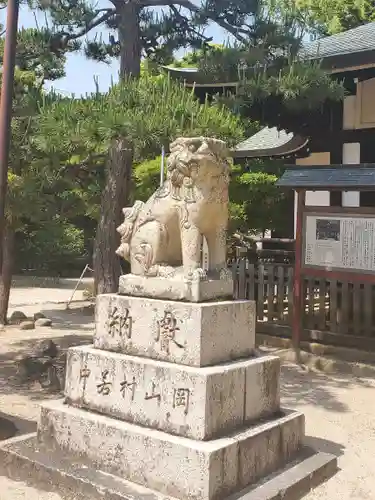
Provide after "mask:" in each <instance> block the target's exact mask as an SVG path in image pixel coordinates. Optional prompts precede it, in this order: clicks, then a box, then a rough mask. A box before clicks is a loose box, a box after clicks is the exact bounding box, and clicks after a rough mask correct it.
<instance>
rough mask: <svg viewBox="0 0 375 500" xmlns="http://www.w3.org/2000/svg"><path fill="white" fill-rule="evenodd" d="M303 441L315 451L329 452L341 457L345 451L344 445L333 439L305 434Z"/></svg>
mask: <svg viewBox="0 0 375 500" xmlns="http://www.w3.org/2000/svg"><path fill="white" fill-rule="evenodd" d="M303 441H304V445H305V446H308V447H309V448H312V449H313V450H315V451H321V452H324V453H330V454H331V455H334V456H335V457H337V458H338V457H341V456H342V455H343V454H344V453H345V446H343V445H342V444H339V443H334V442H333V441H328V439H322V438H317V437H314V436H305V438H304V440H303Z"/></svg>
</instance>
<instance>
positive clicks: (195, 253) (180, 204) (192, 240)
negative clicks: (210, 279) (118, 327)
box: [117, 137, 232, 300]
mask: <svg viewBox="0 0 375 500" xmlns="http://www.w3.org/2000/svg"><path fill="white" fill-rule="evenodd" d="M170 152H171V154H170V156H169V158H168V167H167V177H166V180H165V182H164V184H163V186H161V187H160V188H159V189H158V190H157V191H156V192H155V193H154V194H153V195H152V196H151V198H150V199H149V200H148V201H147V202H146V203H143V202H141V201H139V200H137V201H136V202H135V204H134V205H133V207H130V208H124V209H123V212H124V216H125V219H124V222H123V224H121V226H120V227H119V228H118V232H119V233H120V234H121V245H120V247H119V248H118V250H117V254H118V255H120V256H121V257H123V258H124V259H126V260H128V261H129V262H130V266H131V272H132V274H133V275H138V276H146V277H155V276H158V277H168V276H174V277H178V278H177V279H178V280H179V281H180V282H181V285H182V286H183V285H184V280H188V281H189V283H191V282H195V281H198V282H199V281H201V278H202V277H203V275H204V272H203V269H202V262H201V248H202V236H204V237H205V239H206V242H207V246H208V254H209V259H208V260H209V262H208V273H209V274H210V273H211V274H212V273H213V274H217V275H220V273H222V272H224V274H225V273H226V271H227V269H226V228H227V225H228V185H229V170H230V164H229V162H228V158H229V151H228V149H227V148H226V145H225V143H224V142H223V141H220V140H217V139H211V138H207V137H194V138H179V139H176V140H175V141H174V142H173V143H172V144H171V145H170ZM216 286H217V285H215V286H214V288H215V289H216ZM210 290H211V291H212V289H211V287H210ZM154 291H155V292H156V290H154ZM161 291H163V289H162V290H161ZM198 291H199V288H198ZM187 292H188V290H187V289H186V288H184V293H183V297H182V298H184V299H185V300H192V299H194V298H195V299H197V297H196V296H195V293H193V294H192V298H190V297H189V294H188V293H187ZM230 292H232V290H230ZM124 293H128V292H124ZM153 296H155V295H153ZM162 297H164V298H165V295H162ZM170 298H172V299H175V298H176V297H170ZM202 300H204V297H203V299H202Z"/></svg>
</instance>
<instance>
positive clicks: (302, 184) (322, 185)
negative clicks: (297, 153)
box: [277, 164, 375, 190]
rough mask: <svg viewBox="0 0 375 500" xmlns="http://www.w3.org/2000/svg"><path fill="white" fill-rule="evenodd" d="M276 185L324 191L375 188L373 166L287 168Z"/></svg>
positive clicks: (374, 170)
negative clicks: (330, 189)
mask: <svg viewBox="0 0 375 500" xmlns="http://www.w3.org/2000/svg"><path fill="white" fill-rule="evenodd" d="M277 185H278V186H280V187H286V188H294V189H295V188H306V189H314V190H326V189H327V188H340V189H351V188H353V189H360V188H366V189H371V190H372V189H373V188H374V186H375V164H373V165H335V166H332V165H331V166H327V167H325V166H324V167H322V166H321V165H310V166H309V167H294V168H287V169H286V171H285V172H284V174H283V175H282V176H281V178H280V179H279V180H278V181H277Z"/></svg>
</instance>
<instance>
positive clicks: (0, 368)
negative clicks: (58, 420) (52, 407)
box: [0, 334, 92, 400]
mask: <svg viewBox="0 0 375 500" xmlns="http://www.w3.org/2000/svg"><path fill="white" fill-rule="evenodd" d="M48 338H49V339H51V340H53V342H55V343H56V344H57V345H58V347H59V356H58V357H57V358H56V360H55V362H54V364H55V366H56V368H57V371H58V373H59V374H61V378H62V380H64V377H65V363H66V351H67V349H68V348H69V347H74V346H79V345H88V344H91V343H92V337H91V335H79V334H76V335H63V336H59V337H53V336H48ZM45 339H46V337H40V338H32V339H25V340H20V341H19V342H16V343H14V344H12V346H11V348H10V350H9V351H8V352H3V353H0V395H1V394H19V395H22V396H27V397H28V398H30V399H31V400H41V399H55V398H56V397H59V396H62V392H61V390H56V389H48V388H46V387H43V386H42V385H41V383H40V382H38V381H37V380H32V379H30V380H23V379H22V378H21V376H20V374H19V372H18V368H19V359H20V357H22V356H24V355H27V354H29V353H30V352H31V351H32V349H33V347H35V345H36V344H37V343H38V342H40V341H41V340H45ZM14 348H16V349H17V351H15V349H14Z"/></svg>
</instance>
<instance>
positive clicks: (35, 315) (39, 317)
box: [34, 312, 45, 321]
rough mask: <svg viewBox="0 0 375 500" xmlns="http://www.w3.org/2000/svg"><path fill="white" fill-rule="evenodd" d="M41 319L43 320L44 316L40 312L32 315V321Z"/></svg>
mask: <svg viewBox="0 0 375 500" xmlns="http://www.w3.org/2000/svg"><path fill="white" fill-rule="evenodd" d="M41 318H45V315H44V314H43V313H42V312H37V313H35V314H34V321H36V320H37V319H41Z"/></svg>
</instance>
